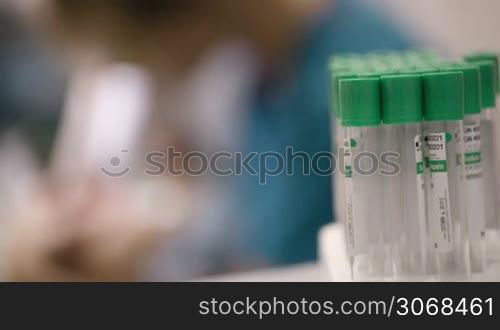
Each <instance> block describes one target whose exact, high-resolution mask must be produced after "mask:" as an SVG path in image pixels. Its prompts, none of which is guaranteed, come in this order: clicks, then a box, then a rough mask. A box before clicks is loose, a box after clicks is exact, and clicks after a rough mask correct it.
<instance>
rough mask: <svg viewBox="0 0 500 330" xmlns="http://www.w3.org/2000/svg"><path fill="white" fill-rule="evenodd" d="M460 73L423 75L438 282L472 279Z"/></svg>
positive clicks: (430, 211)
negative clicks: (470, 277) (466, 203)
mask: <svg viewBox="0 0 500 330" xmlns="http://www.w3.org/2000/svg"><path fill="white" fill-rule="evenodd" d="M463 80H464V79H463V74H462V73H461V72H435V73H425V74H423V75H422V83H423V95H424V98H423V99H424V119H425V123H424V142H425V150H424V152H425V158H426V166H428V171H427V173H428V177H426V179H427V180H428V181H429V184H426V195H427V211H428V212H427V217H428V224H429V231H430V239H431V242H432V249H433V250H432V255H433V258H434V260H435V263H436V269H437V274H438V279H439V280H461V279H464V278H468V277H469V276H470V273H471V270H470V253H469V239H468V237H467V220H466V216H467V214H466V209H465V183H464V165H463V160H462V159H463V153H464V152H463V138H462V136H463V119H464V85H463Z"/></svg>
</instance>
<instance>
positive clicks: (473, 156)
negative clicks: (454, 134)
mask: <svg viewBox="0 0 500 330" xmlns="http://www.w3.org/2000/svg"><path fill="white" fill-rule="evenodd" d="M478 163H481V152H480V151H477V152H467V153H465V164H466V165H472V164H478Z"/></svg>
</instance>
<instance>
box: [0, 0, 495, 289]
mask: <svg viewBox="0 0 500 330" xmlns="http://www.w3.org/2000/svg"><path fill="white" fill-rule="evenodd" d="M498 14H500V2H499V1H495V0H476V1H469V0H419V1H398V0H377V1H375V0H371V1H370V0H364V1H363V0H269V1H266V2H256V1H240V2H237V3H235V2H234V1H228V0H219V1H210V2H206V1H202V0H186V1H182V0H143V1H142V0H141V1H139V0H92V1H78V0H0V193H1V196H2V198H1V199H0V211H1V212H2V216H1V217H0V218H1V224H0V238H1V240H0V244H1V247H0V266H1V267H0V268H1V269H0V270H1V274H2V279H6V280H49V281H54V280H61V281H67V280H68V281H72V280H110V281H113V280H117V281H121V280H186V279H192V278H200V277H204V276H208V275H214V274H221V273H228V272H236V271H245V270H250V269H259V268H266V267H277V266H281V265H288V264H294V263H303V262H309V261H313V260H315V258H316V237H317V233H318V230H319V228H321V226H322V225H324V224H326V223H328V222H331V221H334V220H335V219H332V216H331V214H332V211H333V210H332V206H331V200H332V193H331V188H330V186H331V182H330V178H328V177H324V176H320V175H303V174H302V173H301V172H302V171H300V170H301V167H300V166H301V165H300V162H299V164H297V166H298V167H297V168H298V170H297V171H296V173H293V175H280V176H276V177H272V178H269V180H268V182H267V183H266V184H265V185H262V184H259V182H258V179H257V178H256V177H255V176H252V175H248V174H247V175H241V176H236V175H232V176H227V177H220V176H216V175H212V174H210V173H208V174H204V175H201V176H173V175H161V176H147V175H144V173H143V172H142V171H140V170H142V169H144V157H145V155H146V154H147V153H148V152H151V151H165V150H166V149H167V148H168V147H174V148H175V150H176V151H178V152H180V153H181V154H186V153H189V152H192V151H199V152H203V153H205V154H208V155H209V154H213V153H215V152H220V151H227V152H231V153H234V152H243V153H245V152H246V153H248V152H261V153H262V152H266V151H276V152H283V153H284V150H285V148H286V147H287V146H292V147H293V148H294V150H296V151H303V152H306V153H309V154H314V153H317V152H321V151H328V150H330V135H331V133H332V132H331V131H330V124H329V115H328V91H327V86H328V77H327V73H326V63H327V60H328V57H329V56H330V55H333V54H335V53H341V52H367V51H373V50H403V49H410V48H429V49H433V50H435V51H438V52H440V53H442V54H443V55H447V56H451V57H456V58H458V57H460V56H462V55H463V54H465V53H468V52H472V51H494V52H499V53H500V37H499V36H498V33H497V31H500V20H499V19H498V17H497V15H498ZM173 165H174V166H175V165H179V164H173ZM102 168H105V169H107V170H110V171H112V172H113V173H121V172H122V171H127V170H128V169H132V171H131V173H128V172H127V175H125V176H123V177H120V178H118V179H117V178H112V177H110V176H109V175H103V173H102V171H101V169H102ZM135 169H140V170H135Z"/></svg>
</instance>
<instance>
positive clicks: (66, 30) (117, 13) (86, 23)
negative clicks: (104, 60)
mask: <svg viewBox="0 0 500 330" xmlns="http://www.w3.org/2000/svg"><path fill="white" fill-rule="evenodd" d="M46 1H47V2H46V3H47V6H45V7H44V8H45V11H44V14H45V16H44V17H45V18H46V22H48V25H49V29H50V31H51V32H52V34H53V35H55V36H58V37H60V38H61V39H62V40H63V41H66V42H67V43H69V44H71V46H75V45H79V44H89V43H90V44H94V45H95V44H99V45H101V46H102V45H105V46H106V47H114V48H119V49H123V48H140V47H142V46H144V45H146V44H152V43H154V41H153V42H152V40H155V39H154V38H155V34H157V33H158V31H159V28H160V27H161V28H162V29H165V28H169V27H172V26H175V24H176V22H177V21H178V20H181V19H182V17H183V16H185V15H189V14H191V13H193V11H196V10H198V9H199V7H200V4H202V3H203V1H201V2H200V1H198V0H46Z"/></svg>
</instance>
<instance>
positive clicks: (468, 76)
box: [441, 63, 481, 115]
mask: <svg viewBox="0 0 500 330" xmlns="http://www.w3.org/2000/svg"><path fill="white" fill-rule="evenodd" d="M441 71H460V72H462V74H463V75H464V114H465V115H476V114H479V113H481V80H480V77H481V76H480V74H479V67H478V66H477V65H474V64H466V63H457V64H453V65H450V66H445V67H442V68H441Z"/></svg>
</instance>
